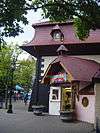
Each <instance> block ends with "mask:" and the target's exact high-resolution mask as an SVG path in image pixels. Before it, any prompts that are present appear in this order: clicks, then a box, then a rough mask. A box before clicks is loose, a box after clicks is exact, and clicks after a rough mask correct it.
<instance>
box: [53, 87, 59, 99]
mask: <svg viewBox="0 0 100 133" xmlns="http://www.w3.org/2000/svg"><path fill="white" fill-rule="evenodd" d="M58 94H59V90H58V89H53V90H52V100H58Z"/></svg>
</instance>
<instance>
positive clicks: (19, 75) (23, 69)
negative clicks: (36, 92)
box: [14, 59, 35, 91]
mask: <svg viewBox="0 0 100 133" xmlns="http://www.w3.org/2000/svg"><path fill="white" fill-rule="evenodd" d="M18 64H19V65H18V66H17V68H16V71H15V74H14V77H15V78H14V80H15V82H16V83H18V84H20V85H21V86H22V87H23V88H24V89H25V90H27V91H28V90H29V89H30V88H32V78H33V76H34V74H35V60H34V59H31V60H28V59H27V60H22V61H19V62H18Z"/></svg>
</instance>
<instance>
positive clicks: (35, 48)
mask: <svg viewBox="0 0 100 133" xmlns="http://www.w3.org/2000/svg"><path fill="white" fill-rule="evenodd" d="M56 25H58V26H59V29H60V30H61V32H62V33H63V36H64V38H63V41H61V40H55V39H54V38H53V37H52V35H51V32H52V30H53V28H54V27H55V26H56ZM33 28H34V29H35V35H34V38H33V39H32V40H31V41H30V42H29V43H27V44H24V45H23V46H21V48H22V49H24V50H25V51H27V52H28V53H30V54H32V55H34V56H36V55H39V54H40V55H56V50H57V49H58V47H59V46H60V45H64V46H66V47H67V49H68V50H69V52H72V53H73V52H74V53H75V54H76V53H77V52H79V51H82V52H84V51H86V52H87V53H88V52H89V51H90V53H91V52H92V53H93V52H94V51H95V53H97V52H98V53H100V29H97V30H95V31H93V30H91V31H90V35H89V37H88V38H87V39H86V40H84V41H81V40H79V39H78V37H76V32H75V28H74V27H73V22H72V21H68V22H66V23H58V22H42V23H36V24H34V25H33ZM48 48H49V51H48ZM85 54H86V53H85Z"/></svg>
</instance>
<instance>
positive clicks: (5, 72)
mask: <svg viewBox="0 0 100 133" xmlns="http://www.w3.org/2000/svg"><path fill="white" fill-rule="evenodd" d="M11 45H12V44H11ZM11 45H8V46H5V47H2V48H1V50H0V90H2V91H3V90H5V88H6V87H11V86H12V80H13V79H12V78H13V75H12V74H13V73H12V72H13V71H14V70H13V69H14V68H12V65H13V67H16V62H17V59H18V56H19V54H21V50H19V49H18V46H17V45H16V46H13V47H11Z"/></svg>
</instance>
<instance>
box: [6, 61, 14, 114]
mask: <svg viewBox="0 0 100 133" xmlns="http://www.w3.org/2000/svg"><path fill="white" fill-rule="evenodd" d="M14 70H15V61H14V59H13V62H12V65H11V87H10V92H9V105H8V110H7V113H13V110H12V93H13V76H14Z"/></svg>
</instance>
